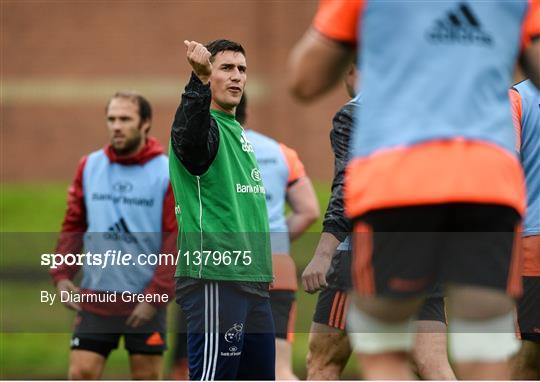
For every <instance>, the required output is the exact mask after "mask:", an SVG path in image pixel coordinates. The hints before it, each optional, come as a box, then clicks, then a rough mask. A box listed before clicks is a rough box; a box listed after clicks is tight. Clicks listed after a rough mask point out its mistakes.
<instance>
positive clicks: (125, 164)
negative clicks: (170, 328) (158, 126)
mask: <svg viewBox="0 0 540 382" xmlns="http://www.w3.org/2000/svg"><path fill="white" fill-rule="evenodd" d="M106 121H107V128H108V132H109V137H110V144H109V145H108V146H107V147H105V148H104V149H102V150H98V151H95V152H93V153H91V154H89V155H87V156H84V157H83V158H82V159H81V161H80V162H79V166H78V168H77V173H76V175H75V179H74V180H73V183H72V184H71V186H70V188H69V194H68V208H67V211H66V215H65V218H64V222H63V224H62V232H61V234H60V239H59V242H58V246H57V250H56V253H60V254H64V255H65V254H68V253H81V251H82V250H83V249H84V250H85V251H89V252H91V253H100V254H104V253H106V251H107V250H115V251H116V253H117V254H119V253H124V254H126V253H129V254H151V253H154V254H156V253H170V254H173V255H175V254H176V250H175V245H174V242H175V237H176V221H175V217H174V198H173V194H172V189H171V187H170V184H169V171H168V160H167V157H166V156H165V154H164V152H163V148H162V147H161V146H160V144H159V143H158V141H157V140H156V139H155V138H152V137H149V136H148V132H149V131H150V127H151V122H152V109H151V107H150V103H149V102H148V101H147V100H146V99H145V98H144V97H142V96H141V95H139V94H137V93H133V92H118V93H116V94H115V95H114V96H113V97H112V98H111V100H110V101H109V103H108V104H107V108H106ZM162 232H164V233H165V234H163V235H162ZM130 264H131V261H130ZM79 268H80V266H79V265H76V264H75V265H65V264H64V265H61V266H59V267H58V268H56V269H52V270H51V272H50V273H51V276H52V277H53V279H54V282H55V283H56V287H57V289H58V291H59V292H64V293H74V294H75V295H78V296H84V298H85V299H87V300H83V301H82V302H80V303H79V302H77V301H76V300H75V299H73V300H70V301H66V302H64V304H65V305H66V306H67V307H68V308H71V309H75V310H76V311H77V317H76V320H75V331H74V333H73V338H72V340H71V354H70V362H69V374H68V377H69V379H87V380H88V379H99V378H100V377H101V375H102V373H103V370H104V367H105V362H106V360H107V357H108V356H109V353H110V352H111V351H112V350H113V349H116V348H117V347H118V342H119V339H120V337H121V336H124V343H125V347H126V349H127V351H128V352H129V361H130V367H131V377H132V378H133V379H161V378H162V358H163V357H162V354H163V351H164V350H165V349H166V345H165V339H166V338H165V333H166V322H165V319H166V314H165V313H166V309H165V308H166V302H164V301H158V299H155V298H150V299H149V300H145V301H142V302H138V303H136V302H127V301H123V299H121V297H119V296H120V294H121V292H126V291H127V292H130V293H134V294H139V295H145V296H147V297H152V296H155V295H156V294H157V295H163V294H165V295H167V298H166V299H167V301H170V300H172V296H173V291H174V282H173V274H174V262H170V263H168V264H167V263H166V262H163V263H162V264H161V265H148V264H143V263H142V262H141V263H140V264H134V265H124V264H122V265H112V264H109V265H108V266H105V267H102V266H100V265H89V264H88V263H87V262H86V261H85V262H84V265H83V266H82V271H83V277H82V281H81V285H80V289H79V288H78V287H76V286H75V285H74V284H73V282H72V280H73V278H74V277H75V275H76V273H77V272H78V270H79ZM111 296H116V297H115V298H116V302H112V298H111ZM121 300H122V301H121Z"/></svg>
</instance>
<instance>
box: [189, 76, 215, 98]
mask: <svg viewBox="0 0 540 382" xmlns="http://www.w3.org/2000/svg"><path fill="white" fill-rule="evenodd" d="M185 92H186V93H188V92H195V93H198V94H201V95H210V82H209V83H207V84H206V85H205V84H203V83H202V81H201V80H200V79H199V77H197V75H196V74H195V73H193V72H191V77H190V79H189V82H188V84H187V85H186V89H185Z"/></svg>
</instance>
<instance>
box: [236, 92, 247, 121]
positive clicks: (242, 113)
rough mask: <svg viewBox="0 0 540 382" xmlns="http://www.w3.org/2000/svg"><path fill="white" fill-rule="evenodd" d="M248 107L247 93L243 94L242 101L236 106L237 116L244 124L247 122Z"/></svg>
mask: <svg viewBox="0 0 540 382" xmlns="http://www.w3.org/2000/svg"><path fill="white" fill-rule="evenodd" d="M246 109H247V96H246V93H245V92H244V94H242V98H240V103H239V104H238V105H237V106H236V115H235V118H236V120H237V121H238V123H240V124H241V125H242V126H244V123H246Z"/></svg>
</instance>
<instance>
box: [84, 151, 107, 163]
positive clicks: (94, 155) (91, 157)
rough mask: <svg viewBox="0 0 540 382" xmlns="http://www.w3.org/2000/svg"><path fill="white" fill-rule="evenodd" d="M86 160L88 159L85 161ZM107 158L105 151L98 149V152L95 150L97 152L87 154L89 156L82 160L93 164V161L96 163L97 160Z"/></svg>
mask: <svg viewBox="0 0 540 382" xmlns="http://www.w3.org/2000/svg"><path fill="white" fill-rule="evenodd" d="M84 158H86V159H84ZM106 158H107V154H106V153H105V149H103V148H101V149H98V150H95V151H92V152H91V153H89V154H87V155H84V156H83V157H82V158H81V160H83V159H84V160H85V161H86V162H92V161H95V160H97V159H106Z"/></svg>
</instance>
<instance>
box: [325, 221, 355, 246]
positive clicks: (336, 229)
mask: <svg viewBox="0 0 540 382" xmlns="http://www.w3.org/2000/svg"><path fill="white" fill-rule="evenodd" d="M322 231H323V232H326V233H329V234H332V235H334V237H335V238H336V239H337V240H338V241H339V242H340V243H341V242H343V241H344V240H345V239H346V238H347V236H349V234H350V230H347V229H344V228H343V227H342V226H340V225H339V224H336V223H335V222H324V223H323V230H322Z"/></svg>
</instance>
